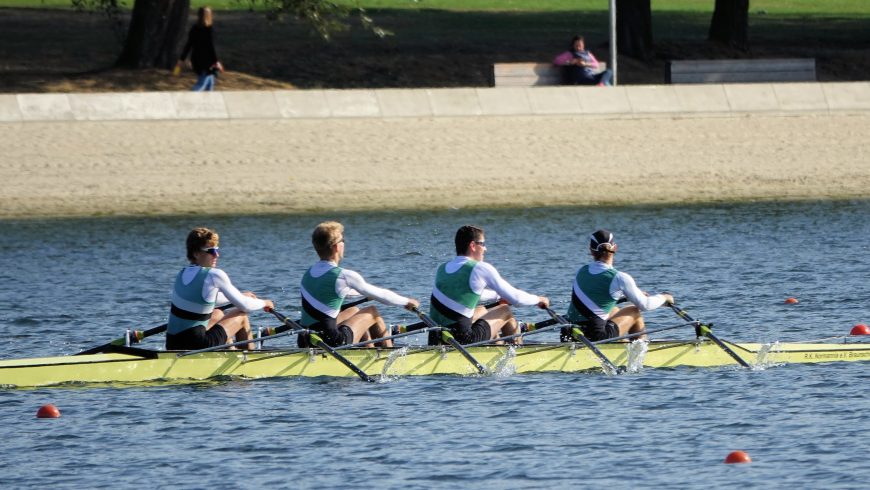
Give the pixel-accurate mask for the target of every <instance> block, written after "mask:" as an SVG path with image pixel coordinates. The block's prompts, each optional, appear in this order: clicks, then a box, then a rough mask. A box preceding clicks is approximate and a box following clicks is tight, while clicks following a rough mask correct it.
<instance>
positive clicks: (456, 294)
mask: <svg viewBox="0 0 870 490" xmlns="http://www.w3.org/2000/svg"><path fill="white" fill-rule="evenodd" d="M453 241H454V245H455V246H456V257H455V258H454V259H453V260H451V261H450V262H446V263H444V264H441V265H440V266H439V267H438V271H437V272H436V273H435V287H434V288H432V297H431V299H430V308H429V316H430V317H431V318H432V320H434V321H435V322H436V323H438V324H439V325H442V326H447V325H451V324H454V323H455V324H457V325H456V326H455V327H453V328H451V334H452V335H453V337H454V338H455V339H456V340H457V341H458V342H459V343H460V344H471V343H474V342H482V341H486V340H492V339H496V338H499V337H504V336H508V335H514V334H516V333H519V329H518V325H517V320H516V319H515V318H514V315H513V312H511V309H510V306H508V305H506V304H501V305H498V306H496V307H494V308H491V309H489V310H487V309H486V308H484V307H483V306H481V305H480V303H481V302H487V301H493V300H496V299H501V300H502V301H504V302H507V303H509V304H511V305H517V306H536V305H537V306H539V307H541V308H547V307H549V306H550V300H549V299H547V298H546V297H544V296H536V295H534V294H530V293H527V292H525V291H522V290H519V289H516V288H515V287H513V286H511V285H510V283H508V282H507V281H505V280H504V279H502V277H501V275H500V274H499V273H498V271H497V270H496V269H495V267H493V266H492V265H491V264H489V263H486V262H484V261H483V256H484V254H485V253H486V240H485V236H484V233H483V229H482V228H478V227H477V226H471V225H466V226H463V227H461V228H459V230H457V231H456V236H455V237H454V240H453ZM440 338H441V337H440V336H439V335H438V334H437V333H430V335H429V344H430V345H434V344H439V343H440ZM515 342H516V343H522V337H518V338H517V339H516V340H515Z"/></svg>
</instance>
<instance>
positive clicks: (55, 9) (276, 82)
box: [0, 0, 870, 92]
mask: <svg viewBox="0 0 870 490" xmlns="http://www.w3.org/2000/svg"><path fill="white" fill-rule="evenodd" d="M713 3H714V2H713V0H653V2H652V8H653V36H654V41H655V53H654V58H653V59H651V60H647V61H640V60H635V59H631V58H627V57H624V56H621V57H620V60H619V61H620V64H619V66H620V73H619V77H620V78H619V79H620V83H623V84H638V83H662V82H663V79H664V65H665V63H666V61H667V60H669V59H710V58H742V57H754V58H764V57H784V58H797V57H801V58H804V57H814V58H816V60H817V66H818V74H819V79H820V80H822V81H838V80H868V79H870V0H823V1H821V0H820V1H810V0H753V1H752V3H751V10H750V43H751V51H750V52H748V53H743V52H735V51H733V50H731V49H729V48H725V47H722V46H718V45H711V44H709V43H707V42H706V37H707V29H708V27H709V22H710V16H711V14H712V9H713ZM203 4H208V5H212V6H214V7H215V8H216V9H217V13H216V16H215V26H216V27H215V28H216V32H217V49H218V53H219V55H220V57H221V59H222V60H223V61H224V64H225V65H226V66H227V69H228V70H229V71H230V72H229V73H228V74H227V76H226V77H223V78H222V79H221V80H220V82H219V88H222V89H252V88H266V87H280V88H286V87H290V86H295V87H300V88H314V87H329V88H349V87H374V88H377V87H437V86H448V87H449V86H486V85H488V83H489V74H490V70H491V66H492V64H493V63H496V62H509V61H549V60H550V59H552V57H553V56H554V55H555V54H556V53H557V52H559V51H561V50H563V49H564V48H565V45H566V43H567V42H568V40H569V39H570V37H571V36H572V35H573V34H574V33H582V34H584V35H586V37H587V40H588V42H587V45H588V46H589V47H590V49H591V50H592V51H593V52H595V54H596V55H597V56H598V57H599V58H600V59H607V57H608V54H609V53H608V51H609V46H608V42H607V41H608V12H607V8H608V1H607V0H539V1H535V0H419V1H413V0H363V1H361V2H360V4H361V5H362V6H363V7H364V8H366V10H367V11H368V12H369V15H370V16H371V17H373V18H374V19H375V21H376V23H377V24H378V25H380V26H382V27H384V28H386V29H387V30H389V31H391V32H392V33H394V35H392V36H388V37H386V38H383V39H381V38H377V37H375V36H373V35H372V34H371V33H369V32H367V31H364V30H363V29H361V28H359V27H358V26H357V25H356V24H355V23H354V22H355V21H354V18H353V17H352V18H351V19H350V22H351V28H350V29H349V30H348V31H346V32H341V33H337V34H336V35H335V36H334V38H333V40H332V41H324V40H323V39H321V38H320V37H318V36H317V35H316V34H314V33H313V32H312V30H311V29H310V28H309V27H308V26H307V25H305V24H301V23H299V22H297V21H295V20H293V19H286V20H284V21H282V22H269V21H266V20H265V19H264V16H263V15H262V13H258V12H250V11H249V9H248V4H247V3H245V2H237V1H236V0H219V1H209V2H199V1H195V2H194V3H193V6H194V7H197V6H199V5H203ZM130 5H132V3H129V2H128V6H130ZM191 22H192V20H191ZM119 49H120V45H119V42H118V38H117V35H116V34H115V33H114V32H113V30H112V28H111V26H110V25H109V23H108V22H107V21H106V20H105V19H104V18H103V17H102V16H101V15H99V14H95V13H78V12H73V11H71V10H70V7H69V3H68V0H45V1H44V2H43V1H39V0H0V92H27V91H37V92H40V91H83V90H84V91H90V90H167V89H185V88H188V87H189V85H190V84H191V81H190V79H189V77H181V78H172V77H167V76H166V73H165V72H162V71H160V70H150V71H144V72H133V73H131V72H127V71H121V70H110V69H108V68H110V67H111V65H112V63H113V61H114V59H115V57H116V56H117V54H118V52H119Z"/></svg>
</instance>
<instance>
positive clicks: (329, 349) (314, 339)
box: [269, 309, 375, 383]
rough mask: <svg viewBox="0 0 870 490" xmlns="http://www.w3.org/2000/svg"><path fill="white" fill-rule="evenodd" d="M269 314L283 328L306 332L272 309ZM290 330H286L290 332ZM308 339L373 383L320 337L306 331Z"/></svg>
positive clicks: (357, 367) (372, 381) (373, 379)
mask: <svg viewBox="0 0 870 490" xmlns="http://www.w3.org/2000/svg"><path fill="white" fill-rule="evenodd" d="M269 313H271V314H273V315H275V318H277V319H278V321H280V322H281V323H283V324H284V326H285V327H287V326H289V327H290V329H294V330H307V329H306V328H305V327H303V326H302V325H299V324H298V323H296V322H295V321H293V320H291V319H289V318H287V317H286V316H284V315H282V314H280V313H278V312H277V311H275V310H274V309H269ZM279 328H280V327H279ZM290 329H287V330H290ZM308 338H309V342H311V344H312V345H314V346H315V347H319V348H321V349H323V350H325V351H326V352H328V353H329V355H331V356H332V357H334V358H335V359H336V360H337V361H339V362H340V363H342V364H344V365H345V366H347V368H348V369H350V370H351V371H353V372H354V374H356V375H357V376H359V377H360V379H361V380H363V381H368V382H369V383H374V382H375V378H372V377H371V376H369V375H368V374H366V373H365V371H363V370H362V369H360V368H359V366H357V365H356V364H354V363H352V362H350V360H349V359H348V358H346V357H344V356H343V355H341V354H339V353H338V352H336V350H335V349H334V348H333V347H332V346H330V345H329V344H327V343H326V342H324V341H323V339H321V338H320V336H318V335H317V333H315V332H312V331H310V330H308Z"/></svg>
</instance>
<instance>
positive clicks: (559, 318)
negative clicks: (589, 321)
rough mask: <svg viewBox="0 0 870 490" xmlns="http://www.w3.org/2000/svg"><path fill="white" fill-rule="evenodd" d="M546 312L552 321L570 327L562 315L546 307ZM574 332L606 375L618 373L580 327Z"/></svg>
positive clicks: (569, 323)
mask: <svg viewBox="0 0 870 490" xmlns="http://www.w3.org/2000/svg"><path fill="white" fill-rule="evenodd" d="M546 310H547V313H549V314H550V316H551V317H553V319H554V320H556V321H557V322H559V323H562V324H567V325H572V323H571V322H569V321H568V320H567V319H566V318H565V317H563V316H562V315H560V314H558V313H556V312H555V311H553V309H552V308H550V307H547V308H546ZM574 330H575V331H576V333H575V336H576V337H578V338H579V339H580V342H582V343H583V345H585V346H586V347H588V348H589V350H591V351H592V353H593V354H595V356H596V357H598V359H599V360H600V361H601V364H602V366H604V369H605V371H607V373H608V374H611V373H612V374H616V373H617V371H618V370H617V368H616V365H614V364H613V362H611V361H610V359H608V358H607V356H605V355H604V353H603V352H601V350H599V349H598V347H595V344H593V343H592V342H591V341H590V340H589V339H587V338H586V336H585V335H583V332H582V331H580V327H577V326H575V327H574Z"/></svg>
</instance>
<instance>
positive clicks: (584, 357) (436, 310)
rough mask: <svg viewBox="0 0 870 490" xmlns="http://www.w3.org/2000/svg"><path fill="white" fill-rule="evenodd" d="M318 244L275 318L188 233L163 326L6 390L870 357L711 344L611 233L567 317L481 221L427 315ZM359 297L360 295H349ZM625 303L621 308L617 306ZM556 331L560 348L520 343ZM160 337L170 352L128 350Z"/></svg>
mask: <svg viewBox="0 0 870 490" xmlns="http://www.w3.org/2000/svg"><path fill="white" fill-rule="evenodd" d="M312 244H313V245H314V248H315V250H316V252H317V254H318V256H319V258H320V262H318V263H317V264H315V265H314V266H313V267H311V268H310V269H309V270H308V271H307V272H306V274H305V276H304V277H303V279H302V283H301V291H302V298H301V299H302V305H303V315H302V319H301V320H300V321H298V322H297V321H295V320H292V319H290V318H288V317H286V316H285V315H283V314H281V313H280V312H278V311H276V310H275V307H274V304H273V303H272V301H270V300H263V299H259V298H257V296H256V295H255V294H253V293H251V292H247V293H241V292H240V291H239V290H238V289H236V288H235V286H233V285H232V283H231V282H230V280H229V278H228V277H227V276H226V274H225V273H224V272H223V271H221V270H219V269H217V268H216V265H217V259H218V257H219V255H220V253H219V248H218V236H217V233H215V232H213V231H212V230H209V229H206V228H197V229H194V230H193V231H191V233H190V234H189V235H188V239H187V256H188V259H189V260H190V265H188V266H187V267H185V268H184V269H183V270H182V271H181V272H179V273H178V276H177V278H176V281H175V284H174V285H173V288H172V301H171V307H170V311H169V322H167V323H166V324H164V325H161V326H159V327H155V328H152V329H149V330H146V331H144V332H138V331H133V332H128V333H127V334H126V335H125V336H124V337H122V338H119V339H115V340H113V341H111V342H108V343H106V344H103V345H99V346H97V347H94V348H91V349H87V350H84V351H82V352H81V353H79V354H77V355H73V356H64V357H47V358H37V359H19V360H6V361H0V386H6V387H36V386H47V385H58V384H68V383H146V382H158V381H162V382H167V381H168V382H188V381H198V380H207V379H213V378H218V377H224V376H233V377H241V378H252V379H255V378H265V377H279V376H358V377H359V378H360V379H362V380H365V381H369V382H372V381H377V380H378V378H379V377H389V376H416V375H432V374H451V375H469V374H472V375H474V374H489V373H492V372H502V371H505V370H508V371H510V372H516V373H532V372H553V371H558V372H579V371H600V370H603V371H604V372H606V373H608V374H615V373H617V372H620V371H623V370H625V369H626V368H628V367H634V368H638V367H649V368H661V367H665V368H667V367H678V366H689V367H713V366H728V365H738V366H742V367H753V366H765V365H770V364H781V363H821V362H838V361H862V360H867V359H870V344H863V343H854V342H851V343H850V342H847V341H845V340H841V341H840V342H838V343H776V344H766V345H763V344H753V343H733V342H728V341H724V340H722V339H719V338H718V337H717V336H716V335H715V334H713V331H712V329H711V328H710V326H709V325H707V324H704V323H703V322H700V321H697V320H695V319H694V318H692V317H691V316H690V315H689V314H688V313H687V312H686V311H684V310H683V309H681V308H680V307H678V306H677V305H676V304H675V303H674V298H673V296H672V295H670V294H668V293H662V294H658V295H652V296H649V295H646V294H645V293H643V292H642V291H641V290H640V289H638V287H637V286H636V284H635V282H634V279H633V278H632V277H631V276H629V275H628V274H626V273H624V272H621V271H617V270H616V269H615V268H614V267H613V261H614V254H615V253H616V252H617V248H618V247H617V245H616V243H615V241H614V240H613V234H612V233H611V232H609V231H607V230H597V231H596V232H595V233H593V234H592V235H591V237H590V242H589V251H590V254H591V255H592V258H593V262H591V263H590V264H588V265H584V266H582V267H580V269H579V270H578V271H577V273H576V276H575V279H574V282H573V287H572V290H571V297H570V300H571V301H570V306H569V309H568V312H567V315H565V316H563V315H560V314H559V313H557V312H555V311H554V310H553V309H551V308H550V304H549V299H548V298H546V297H543V296H536V295H532V294H529V293H526V292H524V291H521V290H518V289H516V288H514V287H513V286H512V285H510V284H509V283H508V282H507V281H505V280H504V279H503V278H501V276H500V275H499V273H498V271H497V270H496V269H495V268H494V267H493V266H491V265H490V264H488V263H486V262H484V254H485V251H486V242H485V235H484V232H483V230H482V229H481V228H478V227H473V226H464V227H462V228H460V229H459V230H458V231H457V233H456V236H455V245H456V253H457V256H456V258H455V259H453V260H452V261H450V262H447V263H445V264H442V265H441V266H440V267H439V268H438V271H437V272H436V275H435V284H434V287H433V291H432V297H431V301H430V302H431V309H430V314H429V315H427V314H425V313H423V312H422V311H421V310H420V309H419V302H418V301H417V300H416V299H412V298H406V297H403V296H399V295H397V294H396V293H393V292H392V291H389V290H386V289H382V288H378V287H375V286H372V285H370V284H368V283H367V282H366V281H365V280H364V279H363V278H362V276H361V275H359V274H358V273H356V272H354V271H349V270H347V269H343V268H341V267H340V266H339V262H340V261H341V259H342V258H343V256H344V250H345V240H344V228H343V226H342V225H341V224H339V223H336V222H324V223H321V224H320V225H318V227H317V228H315V231H314V233H313V234H312ZM361 293H362V294H364V295H365V296H364V297H363V298H362V299H359V300H356V301H352V302H346V301H345V299H346V298H348V297H353V296H359V295H361ZM370 298H371V299H374V300H377V301H379V302H381V303H384V304H388V305H393V306H402V307H404V308H406V309H408V310H410V311H412V312H414V313H415V314H416V315H417V316H418V317H419V318H420V322H419V323H416V324H413V325H409V326H407V327H402V328H398V329H395V330H393V331H389V330H388V329H387V327H386V324H385V322H384V320H383V318H381V316H380V314H379V312H378V310H377V309H376V308H375V307H373V306H370V307H363V308H358V306H359V305H361V304H362V303H364V302H366V301H369V300H370ZM626 300H627V301H628V302H629V303H630V304H629V305H628V306H624V307H619V306H618V303H619V302H621V301H626ZM507 303H510V304H517V305H525V306H538V307H539V308H541V309H544V310H546V311H547V313H548V314H549V315H550V317H551V318H550V319H549V320H544V321H541V322H537V323H528V324H524V323H522V322H519V321H517V320H516V318H515V317H514V316H513V312H512V311H511V310H510V308H509V307H508V306H507ZM218 304H223V306H221V307H216V305H218ZM664 305H667V306H669V307H670V308H671V309H672V310H673V311H674V312H675V313H676V314H677V315H678V316H679V317H680V318H681V319H682V320H684V322H683V323H679V324H676V325H671V326H666V327H660V328H657V329H647V328H646V324H645V323H644V320H643V316H642V314H641V312H642V311H649V310H653V309H656V308H659V307H661V306H664ZM258 309H263V310H265V311H268V312H270V313H271V314H272V315H273V316H274V317H275V318H277V319H278V320H279V321H280V322H281V325H280V326H278V327H275V328H267V329H265V330H264V331H263V332H262V333H261V335H260V336H259V338H253V332H251V329H250V322H249V320H248V313H250V312H253V311H256V310H258ZM676 328H692V329H693V330H694V333H695V339H694V340H652V341H649V340H648V337H649V335H651V334H655V333H660V332H663V331H666V330H672V329H676ZM554 330H558V332H559V336H560V341H559V342H538V343H534V342H524V339H526V338H529V337H532V336H535V335H538V334H541V333H544V332H548V331H554ZM163 332H166V333H167V341H166V347H167V350H165V351H160V350H150V349H143V348H137V347H134V346H133V344H136V343H138V342H141V341H142V340H143V339H144V338H146V337H149V336H153V335H158V334H161V333H163ZM420 334H428V343H429V344H430V345H426V346H397V345H394V342H395V341H397V340H399V339H402V338H404V337H408V336H412V335H420ZM291 336H296V337H297V338H298V343H299V347H297V348H266V347H264V346H263V343H264V342H269V343H270V344H271V343H272V341H273V340H275V339H279V338H282V337H291ZM632 346H634V348H632ZM638 346H640V349H638V348H637V347H638ZM638 353H639V357H638Z"/></svg>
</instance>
